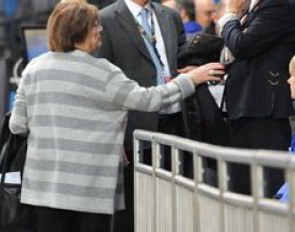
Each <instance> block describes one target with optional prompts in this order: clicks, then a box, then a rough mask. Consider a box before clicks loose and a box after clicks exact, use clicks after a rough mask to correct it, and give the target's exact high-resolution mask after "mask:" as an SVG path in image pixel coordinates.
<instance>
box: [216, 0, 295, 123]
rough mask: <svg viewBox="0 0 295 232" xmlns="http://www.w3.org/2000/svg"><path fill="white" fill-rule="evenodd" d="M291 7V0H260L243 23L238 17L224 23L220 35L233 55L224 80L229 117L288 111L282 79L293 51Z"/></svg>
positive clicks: (294, 30) (294, 21) (294, 28)
mask: <svg viewBox="0 0 295 232" xmlns="http://www.w3.org/2000/svg"><path fill="white" fill-rule="evenodd" d="M294 12H295V1H294V0H261V2H260V4H259V5H258V7H257V9H256V10H254V11H253V12H252V13H250V14H249V15H248V17H247V20H246V23H245V24H244V25H242V27H241V26H240V23H239V22H238V21H237V20H234V21H230V22H227V23H226V25H225V27H224V29H223V32H222V36H223V38H224V42H225V44H226V46H227V47H228V48H229V49H230V50H231V52H232V53H233V55H234V56H235V58H236V61H235V62H234V63H233V64H232V65H231V67H230V68H229V78H228V80H227V83H226V105H227V112H228V117H229V118H230V119H238V118H241V117H256V118H257V117H273V118H287V117H288V116H289V115H290V114H292V113H293V109H292V105H291V97H290V90H289V86H288V84H287V79H288V78H289V71H288V64H289V61H290V59H291V57H292V55H294V53H295V13H294ZM244 30H245V32H244V33H243V31H244Z"/></svg>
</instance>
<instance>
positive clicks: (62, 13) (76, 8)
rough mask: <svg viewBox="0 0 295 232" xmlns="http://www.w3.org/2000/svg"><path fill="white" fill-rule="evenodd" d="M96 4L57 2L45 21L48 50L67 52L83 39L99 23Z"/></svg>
mask: <svg viewBox="0 0 295 232" xmlns="http://www.w3.org/2000/svg"><path fill="white" fill-rule="evenodd" d="M98 20H99V18H98V9H97V8H96V6H94V5H91V4H87V3H83V4H78V3H59V4H57V5H56V7H55V8H54V10H53V12H52V13H51V15H50V16H49V19H48V23H47V31H48V43H49V50H51V51H54V52H68V51H72V50H74V49H75V44H76V43H82V42H84V41H85V39H86V37H87V35H88V33H89V32H90V30H91V29H92V28H93V27H94V26H95V25H99V21H98Z"/></svg>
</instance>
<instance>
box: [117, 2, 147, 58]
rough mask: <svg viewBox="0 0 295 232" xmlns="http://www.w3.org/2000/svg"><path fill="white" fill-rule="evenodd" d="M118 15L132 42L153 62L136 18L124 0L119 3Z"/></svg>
mask: <svg viewBox="0 0 295 232" xmlns="http://www.w3.org/2000/svg"><path fill="white" fill-rule="evenodd" d="M116 13H117V15H116V17H117V22H118V23H119V24H120V25H121V26H122V28H123V30H125V32H126V34H127V35H128V37H129V38H130V40H131V41H132V42H133V43H134V44H135V45H136V47H137V48H138V50H139V51H140V53H141V54H142V55H143V56H145V57H146V58H147V59H149V60H150V61H151V62H152V58H151V56H150V54H149V51H148V50H147V48H146V45H145V43H144V41H143V39H142V37H141V35H140V33H139V31H138V28H137V25H136V23H135V22H134V18H133V16H132V14H131V12H130V11H129V9H128V7H127V6H126V4H125V2H124V1H123V0H120V1H118V8H117V10H116Z"/></svg>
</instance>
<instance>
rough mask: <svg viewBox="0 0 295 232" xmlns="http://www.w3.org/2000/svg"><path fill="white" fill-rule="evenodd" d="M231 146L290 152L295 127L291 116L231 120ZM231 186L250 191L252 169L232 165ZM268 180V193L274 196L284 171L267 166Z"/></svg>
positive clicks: (235, 190)
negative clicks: (292, 129)
mask: <svg viewBox="0 0 295 232" xmlns="http://www.w3.org/2000/svg"><path fill="white" fill-rule="evenodd" d="M229 137H230V146H232V147H238V148H250V149H270V150H282V151H287V150H288V148H289V146H290V142H291V128H290V125H289V120H288V119H273V118H242V119H238V120H230V121H229ZM229 173H230V176H231V177H230V179H231V180H230V185H229V187H230V189H231V190H232V191H234V192H238V193H243V194H250V193H251V182H250V170H249V168H247V167H245V166H244V165H235V164H234V165H232V166H231V167H230V170H229ZM264 175H265V179H266V180H267V183H266V184H265V186H264V189H265V196H266V197H272V196H273V195H274V194H275V193H276V191H277V190H278V189H279V187H280V186H281V185H282V184H283V182H284V173H283V171H282V170H278V169H270V168H267V169H265V171H264Z"/></svg>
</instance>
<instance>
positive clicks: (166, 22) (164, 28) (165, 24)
mask: <svg viewBox="0 0 295 232" xmlns="http://www.w3.org/2000/svg"><path fill="white" fill-rule="evenodd" d="M151 4H152V5H153V9H154V11H155V14H156V17H157V20H158V23H159V26H160V30H161V34H162V37H163V41H164V44H165V49H166V55H167V59H168V63H169V66H170V65H171V64H172V52H171V51H172V49H173V45H172V38H171V26H172V25H171V23H170V21H171V19H170V18H169V15H168V14H167V13H166V12H165V11H164V10H163V9H162V7H161V5H158V4H153V3H151Z"/></svg>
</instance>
